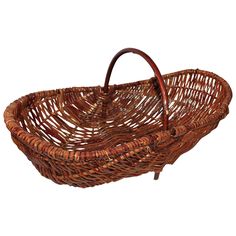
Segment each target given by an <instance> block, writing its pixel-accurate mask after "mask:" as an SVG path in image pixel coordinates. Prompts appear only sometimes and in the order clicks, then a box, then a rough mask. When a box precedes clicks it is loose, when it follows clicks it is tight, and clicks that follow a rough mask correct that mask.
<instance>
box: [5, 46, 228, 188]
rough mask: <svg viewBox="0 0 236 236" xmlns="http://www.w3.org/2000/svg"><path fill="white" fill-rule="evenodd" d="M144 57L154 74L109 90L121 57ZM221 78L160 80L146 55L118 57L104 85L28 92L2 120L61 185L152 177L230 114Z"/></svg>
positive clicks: (189, 74) (200, 75)
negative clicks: (113, 70) (114, 67)
mask: <svg viewBox="0 0 236 236" xmlns="http://www.w3.org/2000/svg"><path fill="white" fill-rule="evenodd" d="M128 52H133V53H136V54H139V55H140V56H142V57H143V58H144V59H145V60H146V61H147V62H148V63H149V65H150V66H151V67H152V69H153V71H154V74H155V77H154V78H151V79H148V80H143V81H138V82H133V83H127V84H120V85H111V86H109V85H108V83H109V79H110V75H111V72H112V69H113V66H114V64H115V62H116V60H117V59H118V58H119V57H120V56H121V55H122V54H124V53H128ZM231 97H232V93H231V89H230V87H229V85H228V84H227V83H226V81H224V80H223V79H222V78H220V77H219V76H217V75H216V74H213V73H211V72H207V71H202V70H198V69H197V70H184V71H179V72H175V73H171V74H167V75H163V76H161V74H160V72H159V70H158V68H157V66H156V65H155V63H154V62H153V61H152V59H151V58H150V57H149V56H148V55H147V54H145V53H144V52H142V51H140V50H138V49H134V48H127V49H123V50H121V51H120V52H119V53H117V54H116V55H115V57H114V58H113V60H112V61H111V64H110V66H109V68H108V72H107V75H106V80H105V84H104V87H103V88H101V87H100V86H96V87H74V88H66V89H57V90H51V91H42V92H37V93H31V94H29V95H26V96H24V97H21V98H20V99H18V100H16V101H15V102H13V103H11V104H10V105H9V106H8V107H7V108H6V110H5V113H4V119H5V123H6V126H7V128H8V129H9V130H10V132H11V135H12V139H13V141H14V142H15V144H16V145H17V146H18V148H19V149H20V150H21V151H22V152H24V154H25V155H26V156H27V157H28V159H29V160H30V161H31V162H32V163H33V165H34V166H35V167H36V168H37V170H38V171H39V172H40V173H41V174H42V175H43V176H45V177H47V178H49V179H51V180H53V181H54V182H56V183H58V184H69V185H72V186H79V187H89V186H94V185H98V184H103V183H108V182H111V181H117V180H119V179H122V178H125V177H130V176H137V175H140V174H143V173H146V172H149V171H153V172H155V177H154V178H155V179H157V178H158V176H159V173H160V171H161V170H162V169H163V167H164V166H165V164H172V163H174V161H175V160H176V159H177V158H178V157H179V156H180V155H181V154H182V153H184V152H186V151H188V150H190V149H191V148H192V147H193V146H194V145H195V144H196V143H197V142H198V141H199V140H200V139H201V138H202V137H204V136H205V135H207V134H208V133H209V132H211V130H213V129H214V128H216V127H217V125H218V123H219V121H220V120H221V119H223V118H224V117H225V116H226V115H227V114H228V105H229V103H230V100H231Z"/></svg>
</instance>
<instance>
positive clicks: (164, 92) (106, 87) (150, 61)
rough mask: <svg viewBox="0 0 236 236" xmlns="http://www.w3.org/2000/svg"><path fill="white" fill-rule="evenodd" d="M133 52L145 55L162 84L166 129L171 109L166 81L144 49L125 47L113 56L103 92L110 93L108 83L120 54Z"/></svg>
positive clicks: (159, 82)
mask: <svg viewBox="0 0 236 236" xmlns="http://www.w3.org/2000/svg"><path fill="white" fill-rule="evenodd" d="M131 52H132V53H135V54H138V55H139V56H141V57H143V58H144V59H145V60H146V61H147V63H148V64H149V65H150V66H151V68H152V70H153V72H154V75H155V78H156V80H157V83H158V84H159V86H160V91H161V97H162V106H163V126H164V129H165V130H167V129H168V113H169V111H168V95H167V90H166V87H165V83H164V80H163V78H162V75H161V73H160V71H159V69H158V67H157V66H156V64H155V62H154V61H153V60H152V59H151V58H150V57H149V56H148V55H147V54H146V53H144V52H143V51H141V50H139V49H136V48H125V49H122V50H121V51H119V52H118V53H117V54H116V55H115V56H114V57H113V59H112V61H111V63H110V65H109V67H108V70H107V74H106V78H105V83H104V87H103V92H104V93H108V85H109V81H110V77H111V73H112V70H113V67H114V65H115V63H116V61H117V60H118V58H119V57H120V56H122V55H123V54H126V53H131Z"/></svg>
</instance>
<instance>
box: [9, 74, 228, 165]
mask: <svg viewBox="0 0 236 236" xmlns="http://www.w3.org/2000/svg"><path fill="white" fill-rule="evenodd" d="M186 73H198V74H204V75H207V76H211V77H212V78H214V79H216V80H218V81H219V82H220V83H221V84H222V86H223V88H224V89H225V94H226V96H225V97H223V101H222V106H221V107H220V108H219V109H218V110H217V111H216V112H215V113H214V114H212V115H209V116H208V118H207V119H202V120H199V121H197V122H193V123H191V124H189V125H179V126H176V127H172V128H171V129H169V130H167V131H158V132H156V133H155V134H153V135H147V136H143V137H140V138H138V139H136V140H133V141H130V142H127V143H124V144H121V145H120V146H117V147H114V148H106V149H104V150H97V151H86V150H81V151H79V150H78V151H71V150H67V149H63V148H61V147H58V146H56V145H54V144H52V143H50V142H48V141H45V140H44V139H42V138H40V137H38V136H35V135H33V134H31V133H29V132H27V131H26V130H24V129H23V128H22V127H21V126H20V125H19V123H18V122H17V121H16V120H15V118H14V117H15V114H16V112H17V111H16V108H17V104H19V103H21V104H22V103H23V100H24V99H27V98H28V97H29V96H35V95H36V96H39V97H43V95H44V94H45V93H46V92H52V94H56V93H59V92H60V91H61V90H63V91H65V92H67V91H68V92H69V91H73V89H76V90H78V89H86V90H88V89H94V88H101V86H88V87H71V88H64V89H55V90H48V91H39V92H34V93H30V94H28V95H25V96H23V97H21V98H19V99H17V100H15V101H14V102H12V103H11V104H10V105H9V106H8V107H7V108H6V110H5V112H4V121H5V123H6V126H7V128H8V129H9V130H10V132H11V134H12V135H13V136H14V137H15V138H17V139H18V141H20V142H21V143H23V144H25V145H27V146H29V147H30V148H31V149H33V150H34V151H36V152H37V153H39V154H41V155H46V156H47V157H48V158H49V159H55V160H63V161H78V162H80V161H89V159H94V158H96V157H104V155H105V156H106V155H107V156H109V154H110V152H111V150H112V153H113V155H114V153H117V154H118V153H121V152H129V151H132V150H134V149H135V148H139V147H143V146H148V145H149V144H150V143H151V142H153V138H154V139H155V140H156V142H157V143H160V142H163V141H166V140H168V139H170V138H173V137H174V138H176V137H179V136H181V135H184V134H185V133H186V132H188V131H189V130H193V129H198V128H200V127H204V126H206V125H209V124H211V123H214V122H215V121H216V120H221V119H223V118H224V117H225V116H226V115H227V114H228V105H229V103H230V101H231V98H232V91H231V88H230V86H229V85H228V83H227V82H226V81H225V80H224V79H223V78H221V77H220V76H218V75H216V74H215V73H213V72H209V71H205V70H200V69H185V70H180V71H176V72H172V73H168V74H165V75H163V78H164V80H165V79H166V78H168V77H171V76H173V75H175V74H186ZM148 81H150V79H146V80H141V81H136V82H131V83H123V84H119V85H111V87H114V86H116V88H119V87H122V86H134V85H135V84H137V83H138V84H140V83H141V84H142V83H147V82H148ZM179 129H181V130H182V132H180V133H176V130H179ZM42 147H44V148H43V150H42Z"/></svg>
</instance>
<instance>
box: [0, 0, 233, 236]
mask: <svg viewBox="0 0 236 236" xmlns="http://www.w3.org/2000/svg"><path fill="white" fill-rule="evenodd" d="M235 23H236V14H235V6H234V1H228V0H224V1H217V0H215V1H207V0H205V1H200V0H198V1H184V0H181V1H168V0H165V1H157V0H156V1H150V0H145V1H138V0H136V1H128V0H126V1H123V0H119V1H105V0H99V1H91V0H87V1H60V0H57V1H51V0H46V1H44V0H41V1H32V0H31V1H23V0H21V1H11V0H6V1H0V83H1V86H0V90H1V91H0V96H1V99H0V111H1V114H2V113H3V111H4V109H5V107H6V106H7V105H8V104H9V103H10V102H12V101H13V100H15V99H17V98H19V97H20V96H22V95H25V94H27V93H30V92H34V91H39V90H47V89H55V88H63V87H70V86H85V85H102V84H103V82H104V77H105V73H106V69H107V66H108V64H109V62H110V60H111V58H112V57H113V55H114V54H115V53H116V52H117V51H119V50H120V49H122V48H124V47H137V48H139V49H141V50H143V51H145V52H146V53H148V54H149V55H150V56H151V57H152V58H153V59H154V61H156V63H157V65H158V66H159V68H160V71H161V72H162V73H163V74H165V73H169V72H174V71H177V70H180V69H187V68H200V69H205V70H209V71H213V72H215V73H217V74H218V75H220V76H222V77H223V78H225V79H226V80H227V81H228V82H229V84H230V85H231V87H232V89H233V90H235V89H236V68H235V61H236V58H235V57H236V56H235V55H236V46H235V42H236V33H235ZM150 76H152V71H151V69H150V68H149V67H148V66H147V64H146V63H145V62H144V61H143V59H141V58H139V57H138V56H134V55H125V56H124V57H123V58H121V59H120V61H119V62H118V63H117V66H116V68H115V70H114V73H113V75H112V79H111V83H123V82H131V81H136V80H142V79H147V78H149V77H150ZM235 109H236V104H235V102H234V101H232V103H231V105H230V115H229V116H228V117H227V118H226V119H225V120H223V121H222V122H221V123H220V125H219V126H218V128H217V129H216V130H214V131H213V132H212V133H210V134H209V135H208V136H207V137H205V138H204V139H202V140H201V141H200V142H199V143H198V144H197V146H196V147H195V148H194V149H192V150H191V151H189V152H188V153H186V154H184V155H182V156H181V157H180V159H178V161H177V162H176V163H175V164H174V165H172V166H166V167H165V168H164V171H163V172H162V173H161V176H160V179H159V180H158V181H153V180H152V179H153V173H148V174H145V175H142V176H139V177H136V178H129V179H123V180H121V181H118V182H116V183H110V184H105V185H101V186H97V187H94V188H87V189H81V188H74V187H69V186H66V185H63V186H62V185H56V184H54V183H53V182H51V181H50V180H47V179H46V178H43V177H41V176H40V174H39V173H38V172H37V171H36V170H35V169H34V167H33V166H32V165H31V163H30V162H29V161H28V160H27V158H26V157H25V156H24V155H23V154H22V153H21V152H20V151H19V150H18V149H17V147H16V146H15V145H14V144H13V143H12V141H11V139H10V134H9V132H8V130H7V129H6V128H5V125H4V123H3V119H2V118H1V122H0V125H1V129H0V130H1V132H0V137H1V142H0V150H1V157H0V181H1V182H0V188H1V189H0V190H1V193H0V218H1V219H0V235H3V236H8V235H24V236H28V235H35V236H37V235H40V236H41V235H57V236H60V235H83V236H87V235H103V236H106V235H114V236H116V235H119V236H120V235H162V236H166V235H168V236H170V235H181V236H185V235H186V236H187V235H188V236H189V235H191V236H195V235H227V236H235V235H236V191H235V188H236V171H235V168H236V155H235V131H236V130H235V120H236V115H235Z"/></svg>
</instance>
